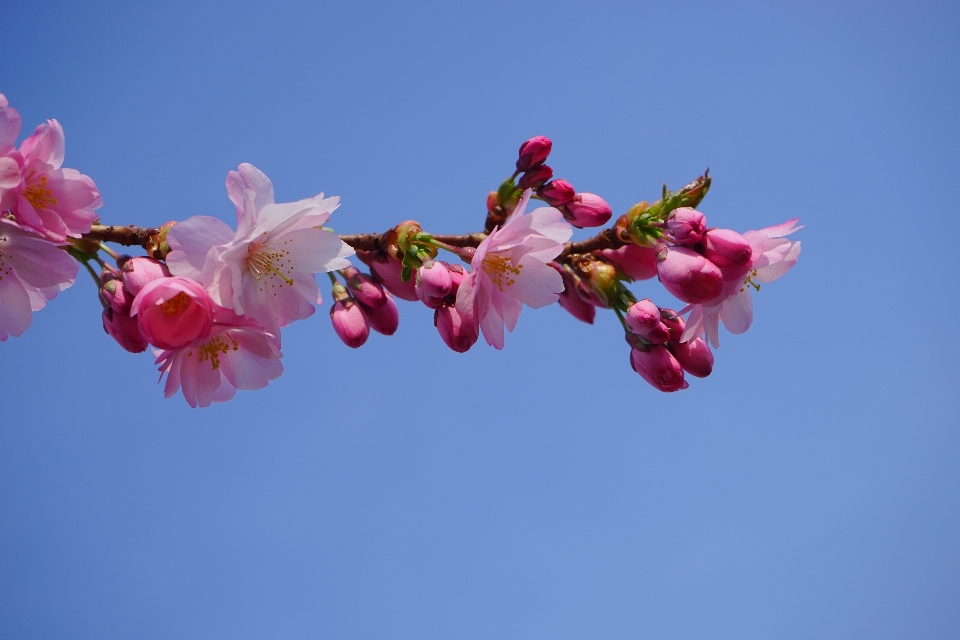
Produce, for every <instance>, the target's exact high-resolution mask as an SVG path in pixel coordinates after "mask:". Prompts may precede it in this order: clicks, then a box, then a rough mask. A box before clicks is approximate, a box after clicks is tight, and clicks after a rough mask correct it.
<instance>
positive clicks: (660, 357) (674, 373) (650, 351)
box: [630, 344, 690, 392]
mask: <svg viewBox="0 0 960 640" xmlns="http://www.w3.org/2000/svg"><path fill="white" fill-rule="evenodd" d="M630 365H631V366H632V367H633V370H634V371H636V372H637V373H639V374H640V376H641V377H642V378H643V379H644V380H646V381H647V382H649V383H650V384H651V385H653V386H654V387H655V388H657V389H659V390H660V391H666V392H671V391H680V390H681V389H686V388H687V387H689V386H690V385H689V384H688V383H687V381H686V380H684V379H683V368H682V367H681V366H680V363H679V362H677V359H676V358H674V357H673V354H671V353H670V352H669V351H668V350H667V348H666V347H664V346H663V345H660V344H655V345H650V346H648V347H647V348H646V349H632V350H631V351H630Z"/></svg>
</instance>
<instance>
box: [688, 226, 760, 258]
mask: <svg viewBox="0 0 960 640" xmlns="http://www.w3.org/2000/svg"><path fill="white" fill-rule="evenodd" d="M698 248H699V249H700V252H701V253H702V254H703V255H704V257H705V258H706V259H707V260H709V261H710V262H712V263H713V264H715V265H717V266H718V267H723V268H730V267H742V266H743V265H745V264H747V263H749V262H750V258H751V257H752V256H753V249H751V248H750V243H749V242H747V239H746V238H744V237H743V236H742V235H740V234H739V233H737V232H736V231H733V230H732V229H710V230H709V231H707V232H706V233H705V234H704V235H703V240H701V241H700V245H699V247H698Z"/></svg>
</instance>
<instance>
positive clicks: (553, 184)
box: [537, 179, 577, 207]
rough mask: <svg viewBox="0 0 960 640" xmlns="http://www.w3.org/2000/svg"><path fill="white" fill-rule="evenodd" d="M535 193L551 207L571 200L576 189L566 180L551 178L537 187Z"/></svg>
mask: <svg viewBox="0 0 960 640" xmlns="http://www.w3.org/2000/svg"><path fill="white" fill-rule="evenodd" d="M537 195H538V196H540V197H541V198H543V199H544V200H545V201H546V203H547V204H549V205H550V206H551V207H559V206H562V205H565V204H567V203H568V202H570V201H571V200H573V197H574V196H575V195H577V190H576V189H574V188H573V185H572V184H570V183H569V182H567V181H566V180H562V179H561V180H551V181H550V182H548V183H547V184H545V185H543V186H542V187H540V188H539V189H537Z"/></svg>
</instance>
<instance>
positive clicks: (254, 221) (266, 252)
mask: <svg viewBox="0 0 960 640" xmlns="http://www.w3.org/2000/svg"><path fill="white" fill-rule="evenodd" d="M227 194H228V195H229V197H230V199H231V200H232V201H233V203H234V205H235V206H236V209H237V230H236V231H234V230H232V229H231V228H230V227H229V226H228V225H227V224H225V223H224V222H222V221H220V220H218V219H217V218H211V217H208V216H194V217H193V218H190V219H188V220H186V221H184V222H181V223H180V224H178V225H176V226H175V227H173V228H171V229H170V231H169V233H168V234H167V242H168V243H169V244H170V247H171V249H172V251H171V252H170V253H169V254H168V256H167V266H169V268H170V272H171V273H173V274H174V275H179V276H183V277H186V278H192V279H194V280H197V281H198V282H200V283H202V284H203V286H204V287H206V289H207V291H208V292H209V293H210V295H211V296H212V297H213V299H214V301H215V302H216V303H217V304H219V305H221V306H223V307H226V308H228V309H233V310H234V311H236V312H237V313H238V314H244V315H247V316H250V317H251V318H254V319H255V320H257V321H258V322H260V323H261V324H262V325H263V326H264V327H265V328H266V330H267V331H268V332H270V333H273V334H276V333H277V332H278V331H279V328H280V327H284V326H286V325H288V324H290V323H291V322H294V321H295V320H300V319H303V318H306V317H309V316H310V315H312V314H313V312H314V311H315V308H314V306H313V305H314V304H319V303H320V302H322V298H321V296H320V288H319V287H318V286H317V281H316V279H315V278H314V275H313V274H315V273H324V272H327V271H333V270H335V269H343V268H346V267H349V266H350V262H349V261H348V260H347V259H346V258H347V257H348V256H350V255H353V253H354V251H353V249H352V248H351V247H350V246H349V245H347V244H344V243H343V242H342V241H341V240H340V239H339V238H338V237H337V236H336V235H335V234H333V233H331V232H329V231H325V230H323V229H322V228H321V227H322V225H323V224H324V223H325V222H326V221H327V219H328V218H329V217H330V214H331V213H332V212H333V211H334V210H335V209H336V208H337V207H338V206H339V201H340V199H339V198H336V197H334V198H324V197H323V194H322V193H321V194H319V195H317V196H315V197H313V198H307V199H305V200H300V201H298V202H290V203H282V204H276V203H274V196H273V184H272V183H271V182H270V180H269V178H267V176H265V175H264V174H263V172H261V171H260V170H259V169H257V168H256V167H254V166H253V165H250V164H242V165H240V167H239V168H238V170H237V171H231V172H230V173H229V174H228V175H227Z"/></svg>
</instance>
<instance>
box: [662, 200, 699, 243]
mask: <svg viewBox="0 0 960 640" xmlns="http://www.w3.org/2000/svg"><path fill="white" fill-rule="evenodd" d="M667 229H669V230H670V233H671V234H673V238H674V240H676V241H677V244H683V245H687V246H693V245H695V244H697V243H698V242H700V240H701V238H703V234H704V233H705V232H706V230H707V217H706V216H705V215H703V214H702V213H700V212H699V211H697V210H696V209H691V208H690V207H680V208H679V209H677V210H675V211H674V212H673V213H671V214H670V215H669V216H668V217H667Z"/></svg>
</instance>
